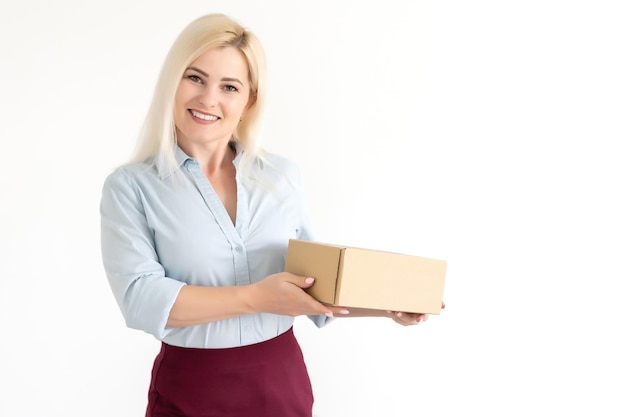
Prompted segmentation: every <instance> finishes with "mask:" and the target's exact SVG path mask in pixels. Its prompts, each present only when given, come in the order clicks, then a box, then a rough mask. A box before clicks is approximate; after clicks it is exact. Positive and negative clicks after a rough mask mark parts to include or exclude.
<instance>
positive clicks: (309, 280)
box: [304, 277, 315, 284]
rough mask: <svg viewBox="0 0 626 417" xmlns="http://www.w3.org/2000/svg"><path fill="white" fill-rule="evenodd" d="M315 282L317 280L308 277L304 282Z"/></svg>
mask: <svg viewBox="0 0 626 417" xmlns="http://www.w3.org/2000/svg"><path fill="white" fill-rule="evenodd" d="M313 281H315V278H311V277H308V278H307V279H305V280H304V282H306V283H307V284H311V283H313Z"/></svg>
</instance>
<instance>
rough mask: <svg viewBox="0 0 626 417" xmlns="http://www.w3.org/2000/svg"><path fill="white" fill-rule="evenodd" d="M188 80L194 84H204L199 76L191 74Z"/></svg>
mask: <svg viewBox="0 0 626 417" xmlns="http://www.w3.org/2000/svg"><path fill="white" fill-rule="evenodd" d="M187 79H189V80H191V81H193V82H194V83H199V84H202V78H200V77H198V76H197V75H194V74H189V75H188V76H187Z"/></svg>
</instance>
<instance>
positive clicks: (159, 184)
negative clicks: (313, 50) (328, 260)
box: [101, 14, 427, 417]
mask: <svg viewBox="0 0 626 417" xmlns="http://www.w3.org/2000/svg"><path fill="white" fill-rule="evenodd" d="M264 65H265V61H264V55H263V50H262V47H261V45H260V43H259V41H258V39H257V38H256V37H255V36H254V35H253V34H252V33H251V32H250V31H248V30H246V29H244V28H243V27H241V26H240V25H239V24H237V23H236V22H234V21H233V20H232V19H230V18H228V17H227V16H225V15H221V14H212V15H207V16H204V17H201V18H199V19H197V20H195V21H193V22H191V23H190V24H189V26H187V28H185V29H184V30H183V32H182V33H181V34H180V35H179V37H178V38H177V40H176V41H175V42H174V44H173V46H172V48H171V50H170V52H169V54H168V56H167V58H166V60H165V62H164V65H163V68H162V71H161V74H160V77H159V80H158V82H157V86H156V90H155V94H154V97H153V100H152V104H151V106H150V109H149V112H148V114H147V117H146V120H145V123H144V127H143V129H142V132H141V135H140V141H139V147H138V151H137V154H136V156H135V158H134V159H133V161H131V162H130V163H128V164H126V165H124V166H122V167H119V168H118V169H116V170H115V171H114V172H113V173H112V174H111V175H110V176H109V177H108V178H107V179H106V181H105V184H104V187H103V192H102V202H101V219H102V254H103V261H104V266H105V270H106V273H107V277H108V279H109V283H110V285H111V288H112V290H113V293H114V295H115V297H116V300H117V302H118V304H119V306H120V309H121V311H122V313H123V315H124V318H125V320H126V323H127V325H128V326H129V327H131V328H135V329H140V330H143V331H145V332H147V333H150V334H152V335H153V336H154V337H156V338H157V339H158V340H160V341H161V342H162V348H161V351H160V353H159V354H158V356H157V358H156V359H155V362H154V367H153V371H152V380H151V384H150V390H149V395H148V407H147V411H146V416H219V417H229V416H256V417H263V416H272V417H276V416H281V417H290V416H293V417H304V416H311V413H312V405H313V395H312V390H311V384H310V381H309V376H308V374H307V370H306V367H305V364H304V361H303V358H302V353H301V351H300V347H299V345H298V343H297V341H296V339H295V338H294V335H293V331H292V324H293V317H295V316H299V315H308V316H309V317H310V319H311V320H313V321H314V322H315V324H316V325H317V326H323V325H325V324H326V323H328V322H329V321H330V320H331V319H332V318H333V317H334V315H335V314H337V315H339V316H346V317H348V316H350V317H354V316H381V315H387V316H389V317H391V318H393V319H394V320H395V321H397V322H398V323H401V324H404V325H408V324H416V323H419V322H420V321H423V320H425V319H426V318H427V316H426V315H416V314H406V313H405V314H402V313H395V312H379V311H366V310H358V311H357V310H353V309H351V311H348V310H347V309H345V308H341V307H330V306H327V305H324V304H321V303H319V302H317V301H316V300H315V299H313V298H312V297H310V296H309V295H308V294H307V293H306V292H305V291H304V288H307V287H309V286H311V285H313V284H314V278H311V277H300V276H295V275H292V274H289V273H286V272H282V271H283V270H284V261H285V254H286V250H287V244H288V241H289V239H290V238H298V239H312V238H313V237H312V234H311V230H310V223H309V219H308V217H307V212H306V207H305V204H304V197H303V195H302V192H301V188H300V177H299V171H298V169H297V167H296V166H294V165H293V164H292V163H291V162H289V161H288V160H286V159H284V158H282V157H279V156H276V155H272V154H267V153H263V152H262V151H261V150H260V149H259V147H258V146H257V144H256V142H255V139H256V136H255V134H256V129H257V126H258V122H259V119H260V116H261V115H260V113H261V109H262V105H263V98H264V95H265V73H264Z"/></svg>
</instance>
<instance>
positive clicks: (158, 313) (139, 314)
mask: <svg viewBox="0 0 626 417" xmlns="http://www.w3.org/2000/svg"><path fill="white" fill-rule="evenodd" d="M143 201H144V200H143V199H142V193H141V192H140V189H139V187H138V185H137V184H136V182H134V181H131V179H130V177H129V176H128V174H127V173H125V172H124V171H123V170H121V169H118V170H117V171H115V172H114V173H112V174H111V175H109V177H108V178H107V179H106V181H105V183H104V186H103V189H102V198H101V202H100V218H101V250H102V260H103V264H104V269H105V272H106V275H107V279H108V281H109V284H110V286H111V289H112V291H113V295H114V296H115V299H116V301H117V303H118V305H119V307H120V309H121V312H122V315H123V316H124V320H125V321H126V325H127V326H128V327H130V328H133V329H139V330H143V331H145V332H146V333H149V334H152V335H154V336H155V337H156V338H157V339H162V338H163V337H164V336H165V334H166V323H167V319H168V317H169V312H170V310H171V308H172V306H173V305H174V302H175V300H176V297H177V296H178V292H179V291H180V288H181V287H182V286H183V285H185V284H184V283H183V282H180V281H177V280H174V279H171V278H167V277H165V270H164V268H163V266H162V265H161V264H160V263H159V260H158V255H157V252H156V249H155V244H154V237H153V233H152V231H151V230H150V228H149V226H148V222H147V219H146V215H145V211H144V205H143Z"/></svg>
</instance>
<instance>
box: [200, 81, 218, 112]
mask: <svg viewBox="0 0 626 417" xmlns="http://www.w3.org/2000/svg"><path fill="white" fill-rule="evenodd" d="M199 101H200V104H202V105H203V106H206V107H207V108H210V107H215V106H216V105H217V101H218V91H217V87H214V86H211V85H207V86H206V87H205V88H204V89H203V90H202V93H201V94H200V97H199Z"/></svg>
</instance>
